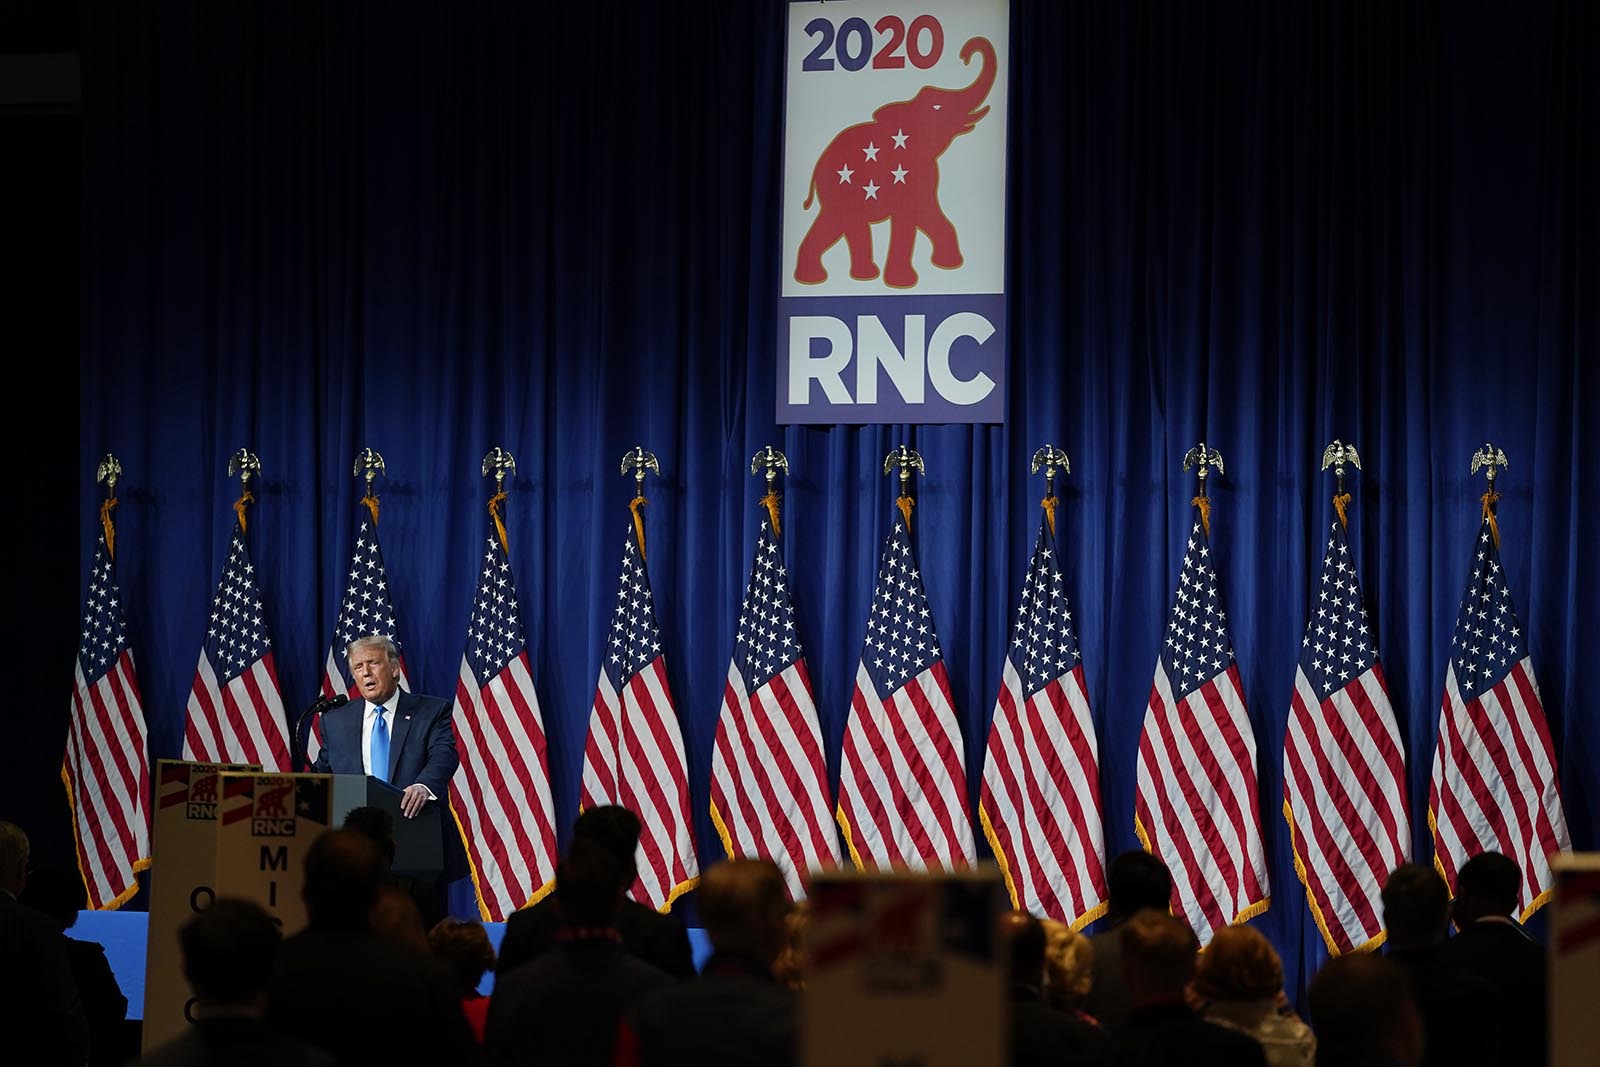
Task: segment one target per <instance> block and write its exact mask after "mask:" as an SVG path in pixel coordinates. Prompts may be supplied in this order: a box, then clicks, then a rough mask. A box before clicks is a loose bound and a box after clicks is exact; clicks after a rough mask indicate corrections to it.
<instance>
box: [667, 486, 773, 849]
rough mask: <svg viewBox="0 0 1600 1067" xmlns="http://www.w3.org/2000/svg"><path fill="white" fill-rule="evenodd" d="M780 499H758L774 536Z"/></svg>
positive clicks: (768, 497)
mask: <svg viewBox="0 0 1600 1067" xmlns="http://www.w3.org/2000/svg"><path fill="white" fill-rule="evenodd" d="M782 499H783V497H781V496H779V495H778V494H777V492H776V491H773V492H770V493H768V494H767V495H766V496H764V497H762V498H761V500H760V501H759V503H761V504H763V505H765V506H766V509H767V515H768V516H769V517H770V518H771V519H772V534H773V536H774V537H776V536H777V535H778V534H780V533H782V532H783V531H782V530H780V529H779V528H778V502H779V501H780V500H782ZM640 536H641V537H642V536H643V535H642V534H641V535H640ZM729 855H732V853H729Z"/></svg>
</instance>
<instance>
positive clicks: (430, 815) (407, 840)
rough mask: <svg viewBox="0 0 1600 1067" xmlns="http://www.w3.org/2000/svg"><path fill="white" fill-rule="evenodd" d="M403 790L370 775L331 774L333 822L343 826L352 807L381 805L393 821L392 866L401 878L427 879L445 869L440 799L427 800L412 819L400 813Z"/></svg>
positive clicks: (441, 802)
mask: <svg viewBox="0 0 1600 1067" xmlns="http://www.w3.org/2000/svg"><path fill="white" fill-rule="evenodd" d="M402 793H403V791H402V790H399V789H396V788H395V787H394V786H392V785H390V784H389V783H388V782H385V781H383V780H382V779H379V778H374V777H372V776H371V775H370V774H336V775H334V776H333V823H332V825H334V826H342V825H344V817H345V816H346V815H348V814H349V813H350V809H352V808H363V807H368V808H381V809H382V810H384V811H386V812H388V813H389V817H390V818H391V819H393V820H394V866H393V867H391V868H390V869H391V871H392V872H393V873H394V874H396V875H400V876H402V877H407V878H416V879H420V880H424V881H428V882H432V881H434V880H436V879H438V877H439V875H440V874H441V873H442V872H443V871H444V845H443V841H444V838H443V830H442V826H441V822H440V820H441V818H442V816H441V815H440V809H441V808H442V807H443V806H444V802H443V801H429V802H428V803H426V804H424V805H423V806H422V810H421V811H420V812H418V813H417V817H416V818H414V819H408V818H406V817H405V816H404V815H402V814H400V797H401V795H402Z"/></svg>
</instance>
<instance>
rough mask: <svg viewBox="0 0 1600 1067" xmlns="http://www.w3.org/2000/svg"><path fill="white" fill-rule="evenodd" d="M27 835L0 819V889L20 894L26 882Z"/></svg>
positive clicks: (20, 829)
mask: <svg viewBox="0 0 1600 1067" xmlns="http://www.w3.org/2000/svg"><path fill="white" fill-rule="evenodd" d="M28 853H29V846H28V835H27V834H25V833H23V832H22V827H20V826H18V825H17V824H16V823H14V822H6V821H5V820H3V819H0V889H5V890H8V891H9V892H12V893H20V892H22V886H23V883H25V882H26V881H27V880H28Z"/></svg>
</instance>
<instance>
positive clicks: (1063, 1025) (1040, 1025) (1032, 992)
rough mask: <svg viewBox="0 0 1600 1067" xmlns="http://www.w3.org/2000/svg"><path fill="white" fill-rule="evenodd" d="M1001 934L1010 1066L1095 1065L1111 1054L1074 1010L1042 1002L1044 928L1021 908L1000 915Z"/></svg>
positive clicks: (1099, 1033) (1102, 1036)
mask: <svg viewBox="0 0 1600 1067" xmlns="http://www.w3.org/2000/svg"><path fill="white" fill-rule="evenodd" d="M1000 936H1001V937H1002V938H1004V939H1005V941H1006V943H1007V944H1008V945H1009V946H1010V950H1011V952H1010V955H1011V992H1010V1001H1011V1063H1012V1064H1013V1067H1077V1065H1085V1067H1098V1065H1100V1064H1103V1063H1106V1062H1107V1061H1108V1060H1109V1059H1110V1055H1111V1038H1110V1037H1109V1036H1108V1035H1107V1034H1106V1032H1105V1031H1104V1030H1102V1029H1101V1028H1100V1027H1098V1026H1096V1025H1095V1024H1093V1023H1091V1022H1089V1021H1087V1020H1086V1019H1083V1018H1081V1017H1079V1016H1078V1015H1076V1014H1068V1013H1066V1012H1062V1011H1057V1010H1056V1009H1055V1008H1053V1007H1051V1006H1050V1005H1049V1004H1047V1003H1046V1002H1045V999H1044V977H1045V932H1044V927H1043V926H1042V925H1041V924H1040V922H1039V920H1038V919H1036V918H1034V917H1033V916H1032V915H1029V914H1028V913H1027V912H1025V911H1009V912H1006V913H1005V914H1004V915H1002V916H1001V917H1000Z"/></svg>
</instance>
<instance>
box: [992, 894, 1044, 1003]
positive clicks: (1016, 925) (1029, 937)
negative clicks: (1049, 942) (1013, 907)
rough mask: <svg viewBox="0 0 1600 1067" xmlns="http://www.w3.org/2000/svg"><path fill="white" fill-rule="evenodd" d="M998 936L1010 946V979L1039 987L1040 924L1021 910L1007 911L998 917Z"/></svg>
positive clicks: (1041, 970) (1041, 975)
mask: <svg viewBox="0 0 1600 1067" xmlns="http://www.w3.org/2000/svg"><path fill="white" fill-rule="evenodd" d="M1000 936H1001V938H1003V939H1004V940H1005V942H1006V944H1007V946H1008V947H1009V948H1010V949H1011V981H1012V983H1013V984H1014V985H1025V986H1041V985H1043V983H1044V948H1045V937H1044V926H1043V925H1041V924H1040V922H1039V920H1038V919H1036V918H1034V917H1033V916H1032V915H1029V914H1028V913H1027V912H1025V911H1008V912H1006V913H1005V914H1004V915H1002V916H1000Z"/></svg>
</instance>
